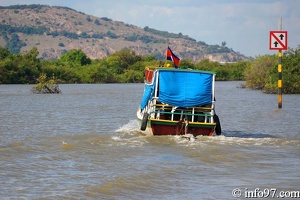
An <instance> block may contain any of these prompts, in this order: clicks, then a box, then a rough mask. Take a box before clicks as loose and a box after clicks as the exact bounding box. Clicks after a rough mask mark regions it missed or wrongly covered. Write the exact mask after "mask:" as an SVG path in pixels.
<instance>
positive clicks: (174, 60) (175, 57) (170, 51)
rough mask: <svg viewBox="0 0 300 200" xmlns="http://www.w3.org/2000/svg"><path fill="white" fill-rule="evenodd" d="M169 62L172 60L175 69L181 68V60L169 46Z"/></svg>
mask: <svg viewBox="0 0 300 200" xmlns="http://www.w3.org/2000/svg"><path fill="white" fill-rule="evenodd" d="M166 54H167V60H172V61H173V63H174V66H175V68H178V66H179V62H180V58H178V57H177V56H176V55H175V54H174V53H173V52H172V50H171V48H170V47H169V46H168V49H167V52H166Z"/></svg>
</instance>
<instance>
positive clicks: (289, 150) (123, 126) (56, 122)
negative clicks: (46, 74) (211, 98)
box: [0, 82, 300, 199]
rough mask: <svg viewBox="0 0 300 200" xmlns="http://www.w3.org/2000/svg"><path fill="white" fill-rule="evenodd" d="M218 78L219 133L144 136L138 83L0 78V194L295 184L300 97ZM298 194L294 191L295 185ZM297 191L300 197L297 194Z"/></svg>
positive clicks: (263, 190)
mask: <svg viewBox="0 0 300 200" xmlns="http://www.w3.org/2000/svg"><path fill="white" fill-rule="evenodd" d="M240 83H242V82H217V83H216V100H217V101H216V112H217V114H218V115H219V118H220V121H221V126H222V131H223V134H222V135H221V136H216V137H197V138H196V139H195V140H194V141H189V140H187V139H184V138H181V137H179V136H178V137H177V136H175V137H174V136H155V137H153V136H152V137H149V136H143V135H142V134H141V133H140V131H139V128H140V126H139V123H138V121H137V119H136V115H135V113H136V109H137V107H138V105H139V103H140V100H141V97H142V93H143V84H78V85H76V84H74V85H60V89H61V90H62V93H61V94H44V95H41V94H32V93H31V92H30V89H31V87H32V85H0V103H1V106H0V136H1V137H0V198H1V199H235V197H238V196H240V197H249V196H250V197H251V195H252V197H269V198H270V197H272V196H271V195H273V197H282V195H285V196H286V197H287V196H289V197H294V196H295V195H297V191H300V168H299V166H300V95H283V104H282V105H283V108H282V109H278V108H277V95H271V94H263V93H262V92H261V91H253V90H249V89H240V88H237V86H239V85H240ZM298 194H299V193H298ZM299 197H300V196H299Z"/></svg>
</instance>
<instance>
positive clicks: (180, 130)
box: [144, 119, 216, 137]
mask: <svg viewBox="0 0 300 200" xmlns="http://www.w3.org/2000/svg"><path fill="white" fill-rule="evenodd" d="M215 127H216V124H215V123H189V124H188V125H187V126H186V125H185V124H184V123H181V122H180V121H170V120H157V119H149V120H148V123H147V128H146V130H145V131H144V132H145V133H147V134H149V135H156V136H159V135H186V134H192V135H193V136H195V137H196V136H199V135H202V136H213V134H214V130H215Z"/></svg>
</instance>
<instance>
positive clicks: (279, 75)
mask: <svg viewBox="0 0 300 200" xmlns="http://www.w3.org/2000/svg"><path fill="white" fill-rule="evenodd" d="M278 29H279V30H282V18H281V17H280V18H279V20H278ZM278 108H282V50H278Z"/></svg>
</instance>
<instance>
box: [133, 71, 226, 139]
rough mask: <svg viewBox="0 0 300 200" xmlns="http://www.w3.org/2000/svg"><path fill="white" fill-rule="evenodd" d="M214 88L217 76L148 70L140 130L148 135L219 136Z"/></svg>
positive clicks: (139, 114)
mask: <svg viewBox="0 0 300 200" xmlns="http://www.w3.org/2000/svg"><path fill="white" fill-rule="evenodd" d="M214 86H215V73H214V72H209V71H201V70H187V69H175V68H163V67H158V68H146V70H145V86H144V95H143V98H142V101H141V104H140V106H139V108H138V110H137V118H138V119H139V120H140V122H141V127H140V129H141V130H142V131H143V133H145V134H147V135H193V136H194V137H196V136H198V135H203V136H213V135H220V134H221V124H220V120H219V117H218V116H217V115H216V112H215V89H214Z"/></svg>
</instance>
